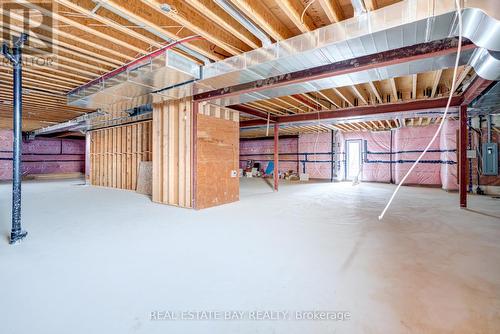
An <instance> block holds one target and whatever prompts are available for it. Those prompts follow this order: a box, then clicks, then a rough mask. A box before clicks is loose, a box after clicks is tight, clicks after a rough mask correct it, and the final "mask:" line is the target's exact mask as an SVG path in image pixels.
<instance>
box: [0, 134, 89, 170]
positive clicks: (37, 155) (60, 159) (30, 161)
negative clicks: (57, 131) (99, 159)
mask: <svg viewBox="0 0 500 334" xmlns="http://www.w3.org/2000/svg"><path fill="white" fill-rule="evenodd" d="M22 154H23V155H22V173H23V175H28V174H52V173H74V172H83V171H84V168H85V140H83V139H82V140H80V139H52V138H37V139H35V140H31V141H23V143H22ZM10 179H12V131H10V130H0V180H10Z"/></svg>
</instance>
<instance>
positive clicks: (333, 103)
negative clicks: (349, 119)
mask: <svg viewBox="0 0 500 334" xmlns="http://www.w3.org/2000/svg"><path fill="white" fill-rule="evenodd" d="M316 93H317V94H318V95H320V96H321V97H323V98H324V99H325V100H327V101H328V102H330V103H331V104H332V105H334V106H335V107H337V108H340V106H339V105H338V104H337V103H335V101H333V100H332V99H331V98H329V97H328V96H327V95H326V94H325V93H323V92H322V91H320V90H318V91H317V92H316Z"/></svg>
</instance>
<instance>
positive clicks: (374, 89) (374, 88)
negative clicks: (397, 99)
mask: <svg viewBox="0 0 500 334" xmlns="http://www.w3.org/2000/svg"><path fill="white" fill-rule="evenodd" d="M368 86H369V87H370V89H371V90H372V92H373V94H374V95H375V97H376V98H377V100H378V103H382V97H381V96H380V93H379V92H378V89H377V87H376V86H375V83H373V82H372V81H370V82H368Z"/></svg>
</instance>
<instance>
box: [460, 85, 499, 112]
mask: <svg viewBox="0 0 500 334" xmlns="http://www.w3.org/2000/svg"><path fill="white" fill-rule="evenodd" d="M499 106H500V81H498V82H497V83H495V84H494V85H493V86H492V87H491V88H490V89H488V90H487V91H486V92H484V93H483V94H482V95H481V96H479V97H478V98H477V99H476V100H475V101H472V103H471V104H470V105H469V108H468V109H467V111H468V112H469V115H474V116H478V115H488V114H500V108H499Z"/></svg>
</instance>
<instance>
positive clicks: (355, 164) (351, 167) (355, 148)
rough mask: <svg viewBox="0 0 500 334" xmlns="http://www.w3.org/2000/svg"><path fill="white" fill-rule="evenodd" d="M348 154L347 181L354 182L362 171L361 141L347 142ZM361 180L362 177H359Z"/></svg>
mask: <svg viewBox="0 0 500 334" xmlns="http://www.w3.org/2000/svg"><path fill="white" fill-rule="evenodd" d="M346 153H347V161H346V179H347V180H353V179H354V178H356V177H357V176H358V174H359V171H360V170H361V140H360V139H356V140H347V141H346ZM359 178H361V175H359Z"/></svg>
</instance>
